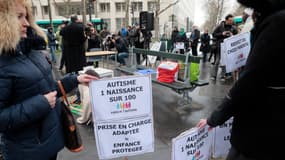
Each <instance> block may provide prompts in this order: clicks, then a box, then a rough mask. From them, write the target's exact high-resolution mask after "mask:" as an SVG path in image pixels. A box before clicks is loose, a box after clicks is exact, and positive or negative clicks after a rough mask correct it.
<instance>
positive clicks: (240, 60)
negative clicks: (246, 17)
mask: <svg viewBox="0 0 285 160" xmlns="http://www.w3.org/2000/svg"><path fill="white" fill-rule="evenodd" d="M224 47H225V48H224V49H225V52H221V54H223V55H221V56H222V57H223V56H224V59H223V63H225V65H226V72H227V73H229V72H233V71H235V70H236V69H238V68H240V67H242V66H244V65H245V63H246V60H247V57H248V54H249V52H250V47H251V46H250V33H248V32H247V33H241V34H238V35H235V36H233V37H230V38H227V39H225V40H224Z"/></svg>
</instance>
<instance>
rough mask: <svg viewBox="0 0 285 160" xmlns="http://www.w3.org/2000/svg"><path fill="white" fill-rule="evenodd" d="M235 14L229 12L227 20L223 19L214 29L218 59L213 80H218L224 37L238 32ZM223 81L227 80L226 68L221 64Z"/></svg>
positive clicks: (212, 72) (212, 74)
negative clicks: (235, 24) (234, 19)
mask: <svg viewBox="0 0 285 160" xmlns="http://www.w3.org/2000/svg"><path fill="white" fill-rule="evenodd" d="M233 18H234V16H233V15H231V14H228V15H227V16H226V18H225V21H222V22H221V23H220V24H219V25H218V26H217V27H216V28H215V30H214V32H213V37H214V38H215V39H216V50H215V51H216V60H215V64H214V66H213V67H212V69H211V80H216V78H217V74H218V69H219V66H220V60H221V43H223V41H224V39H226V38H229V37H231V36H233V35H236V34H237V33H238V31H237V28H236V27H235V26H234V24H233V23H234V21H233ZM221 68H222V72H221V77H220V78H221V81H225V79H226V78H228V77H226V68H225V66H221Z"/></svg>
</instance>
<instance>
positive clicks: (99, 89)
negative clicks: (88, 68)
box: [90, 76, 152, 121]
mask: <svg viewBox="0 0 285 160" xmlns="http://www.w3.org/2000/svg"><path fill="white" fill-rule="evenodd" d="M90 90H91V98H92V100H91V102H92V108H93V113H94V114H95V116H94V117H95V119H96V121H101V120H110V119H121V118H127V117H136V116H142V115H150V114H151V113H152V107H150V106H152V88H151V79H150V77H149V76H132V77H118V78H113V79H102V80H97V81H92V82H91V85H90Z"/></svg>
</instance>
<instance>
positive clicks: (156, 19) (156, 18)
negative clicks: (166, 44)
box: [154, 0, 180, 39]
mask: <svg viewBox="0 0 285 160" xmlns="http://www.w3.org/2000/svg"><path fill="white" fill-rule="evenodd" d="M179 1H180V0H176V1H175V2H173V3H170V4H169V5H168V6H166V7H165V8H163V9H160V0H156V7H155V16H154V30H155V39H158V38H159V35H160V32H159V15H161V14H162V13H163V12H165V11H166V10H168V9H169V8H170V7H172V6H174V5H176V4H177V3H178V2H179Z"/></svg>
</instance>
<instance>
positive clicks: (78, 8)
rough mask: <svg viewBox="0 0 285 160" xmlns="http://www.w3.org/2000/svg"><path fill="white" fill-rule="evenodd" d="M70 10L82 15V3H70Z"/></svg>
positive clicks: (72, 12)
mask: <svg viewBox="0 0 285 160" xmlns="http://www.w3.org/2000/svg"><path fill="white" fill-rule="evenodd" d="M70 12H71V14H77V15H81V5H79V4H78V5H76V4H73V5H70Z"/></svg>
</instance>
